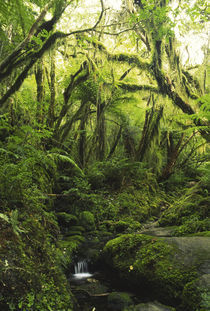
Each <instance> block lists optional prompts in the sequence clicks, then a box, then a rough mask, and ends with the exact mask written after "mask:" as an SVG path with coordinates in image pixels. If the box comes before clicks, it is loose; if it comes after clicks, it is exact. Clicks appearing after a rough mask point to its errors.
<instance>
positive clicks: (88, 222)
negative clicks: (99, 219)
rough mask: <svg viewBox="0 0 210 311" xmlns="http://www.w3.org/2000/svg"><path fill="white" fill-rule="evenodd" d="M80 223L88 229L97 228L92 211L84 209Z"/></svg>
mask: <svg viewBox="0 0 210 311" xmlns="http://www.w3.org/2000/svg"><path fill="white" fill-rule="evenodd" d="M79 223H80V225H81V226H83V227H84V228H85V230H86V231H94V230H95V217H94V215H93V214H92V213H91V212H88V211H84V212H82V213H81V214H80V216H79Z"/></svg>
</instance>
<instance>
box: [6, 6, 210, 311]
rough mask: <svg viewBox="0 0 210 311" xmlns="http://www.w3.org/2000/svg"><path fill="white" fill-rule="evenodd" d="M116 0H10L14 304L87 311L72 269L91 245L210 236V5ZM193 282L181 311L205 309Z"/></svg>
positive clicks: (10, 287)
mask: <svg viewBox="0 0 210 311" xmlns="http://www.w3.org/2000/svg"><path fill="white" fill-rule="evenodd" d="M116 3H117V2H116ZM113 6H114V7H112V5H111V2H110V1H106V0H98V1H95V2H94V1H92V2H91V1H78V0H57V1H52V0H51V1H46V0H36V1H35V0H34V1H32V0H25V1H23V0H17V1H5V0H0V81H1V85H0V309H1V310H3V311H4V310H5V311H10V310H15V311H16V310H22V311H25V310H27V311H28V310H30V311H36V310H37V311H38V310H39V311H45V310H53V311H64V310H65V311H71V310H73V308H74V307H73V305H74V297H73V294H72V292H71V284H69V282H68V273H69V271H70V267H71V265H72V264H73V262H74V260H75V257H76V256H77V255H78V253H79V250H80V248H81V247H82V245H83V244H84V243H85V241H86V240H87V239H90V240H93V241H96V242H97V243H98V245H99V246H98V247H99V248H98V252H97V254H96V253H94V256H95V259H94V256H93V255H92V257H93V258H92V259H91V260H93V261H94V262H95V263H96V262H97V260H98V262H100V260H101V258H100V254H99V249H103V247H105V248H104V254H105V255H106V251H107V249H109V247H110V244H107V245H108V246H106V243H107V242H108V241H109V240H112V239H114V238H116V237H119V236H121V235H124V234H135V233H137V232H141V230H143V228H144V226H145V224H148V223H153V222H158V224H159V226H161V227H167V226H171V227H173V233H172V235H173V236H177V237H180V236H183V237H185V236H189V235H190V236H191V235H195V236H205V237H209V230H210V222H209V205H210V198H209V191H210V149H209V141H210V95H209V80H208V79H209V77H208V74H209V66H208V52H209V47H208V43H207V33H208V25H209V24H208V14H207V2H206V1H194V2H193V1H192V3H191V1H185V0H182V1H179V4H177V2H176V1H168V0H159V1H157V0H149V1H146V0H140V1H132V0H123V1H122V3H121V6H119V7H118V8H117V7H115V5H113ZM196 36H197V37H196ZM199 36H200V37H199ZM187 38H188V39H189V38H192V40H194V41H193V42H194V43H193V44H194V45H195V46H196V44H197V45H198V46H199V45H200V42H201V41H202V40H203V41H202V42H203V43H202V44H201V45H200V50H199V51H198V50H197V48H195V47H194V49H195V53H194V54H193V48H191V49H190V47H189V44H188V43H189V40H188V39H187ZM193 38H194V39H193ZM195 38H197V42H196V41H195V40H196V39H195ZM199 38H201V39H199ZM203 38H204V39H206V41H205V40H204V39H203ZM185 39H186V42H184V40H185ZM199 40H201V41H199ZM204 41H205V42H204ZM183 42H184V43H183ZM195 55H197V57H196V56H195ZM145 241H147V238H146V240H145ZM141 242H142V241H141ZM97 243H96V244H97ZM108 243H109V242H108ZM113 243H114V242H113ZM131 243H134V244H135V243H137V241H136V240H135V241H133V240H132V239H131ZM138 243H140V242H139V241H138ZM138 243H137V244H138ZM151 243H153V242H151ZM113 245H114V244H113ZM138 245H139V244H138ZM113 247H114V246H113ZM149 247H150V246H149ZM149 247H148V249H149ZM110 249H111V248H110ZM112 250H113V249H112ZM151 252H152V251H151ZM166 253H167V252H166ZM166 253H164V254H166ZM164 256H167V254H166V255H164ZM137 261H138V260H137ZM131 267H133V266H132V265H131ZM139 269H140V268H139ZM169 270H170V269H169ZM192 280H193V276H192V275H190V277H189V278H187V277H186V279H185V280H182V281H183V284H184V285H183V287H184V286H185V285H186V284H188V285H189V284H192ZM167 282H169V281H168V280H167ZM190 282H191V283H190ZM169 283H170V282H169ZM163 284H164V285H163V286H165V283H164V282H163ZM167 284H168V283H167ZM167 286H168V285H167ZM188 287H189V288H188ZM188 287H185V290H183V288H182V285H180V288H181V289H180V288H179V289H177V293H178V294H177V297H178V298H177V300H176V301H175V302H174V305H173V302H172V305H173V306H175V304H178V309H177V310H178V311H179V310H185V311H186V310H189V311H192V310H193V311H205V308H208V307H209V306H210V302H204V303H203V302H201V301H203V300H202V299H203V298H202V299H200V298H199V297H201V296H202V293H200V291H199V290H198V291H196V293H197V294H196V295H197V296H196V299H195V301H194V300H193V303H194V304H195V305H192V304H190V303H189V300H190V294H189V293H188V292H187V290H188V289H189V292H190V290H192V288H191V287H190V286H188ZM186 288H187V289H186ZM169 292H170V291H169ZM186 292H187V294H186ZM166 295H168V292H167V291H166ZM199 295H200V296H199ZM180 297H182V298H180ZM183 297H184V298H183ZM186 297H187V298H186ZM202 297H203V296H202ZM161 299H162V298H161V296H160V300H161ZM206 301H207V300H206ZM163 302H165V301H164V299H163ZM167 303H168V301H167ZM205 303H206V305H205ZM207 304H208V306H207ZM206 310H207V309H206ZM208 310H209V309H208Z"/></svg>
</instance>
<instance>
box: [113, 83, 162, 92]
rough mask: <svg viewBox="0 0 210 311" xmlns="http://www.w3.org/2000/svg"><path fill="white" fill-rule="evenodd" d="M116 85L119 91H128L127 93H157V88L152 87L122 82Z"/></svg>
mask: <svg viewBox="0 0 210 311" xmlns="http://www.w3.org/2000/svg"><path fill="white" fill-rule="evenodd" d="M117 85H118V87H120V88H121V89H123V90H126V91H129V92H136V91H151V92H154V93H159V90H158V88H157V87H155V86H153V85H141V84H133V83H126V82H122V81H120V82H118V83H117Z"/></svg>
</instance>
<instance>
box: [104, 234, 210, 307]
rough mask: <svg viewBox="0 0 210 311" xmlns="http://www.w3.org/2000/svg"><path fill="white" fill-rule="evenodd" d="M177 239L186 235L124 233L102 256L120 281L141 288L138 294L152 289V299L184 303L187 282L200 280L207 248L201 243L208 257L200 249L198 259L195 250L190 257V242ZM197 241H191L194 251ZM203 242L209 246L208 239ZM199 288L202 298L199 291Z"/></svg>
mask: <svg viewBox="0 0 210 311" xmlns="http://www.w3.org/2000/svg"><path fill="white" fill-rule="evenodd" d="M176 239H184V238H157V237H152V236H148V235H143V234H125V235H121V236H120V237H117V238H115V239H113V240H111V241H109V242H108V243H107V244H106V245H105V247H104V250H103V256H104V257H103V258H104V260H105V262H106V264H108V265H109V267H110V268H111V269H112V271H113V273H116V277H117V278H119V282H120V283H123V282H124V285H128V284H129V286H130V287H132V288H133V289H135V290H136V288H138V292H139V295H141V294H144V293H148V292H149V293H150V298H152V299H159V300H160V301H162V302H164V303H165V304H169V305H172V306H173V305H177V306H181V304H182V302H183V290H184V288H185V287H186V286H187V284H189V283H190V282H193V281H194V280H196V279H197V277H198V268H199V267H200V265H201V263H202V261H203V260H204V259H205V256H206V254H208V251H206V250H205V247H204V245H203V244H202V243H200V242H199V244H202V247H203V248H204V252H205V256H204V257H202V256H201V255H202V254H200V249H201V248H199V252H198V253H199V254H198V258H194V256H195V255H196V252H195V253H193V257H192V258H189V260H187V259H186V258H185V257H187V256H188V255H189V254H188V253H189V251H188V245H185V244H186V243H187V241H184V242H185V244H183V241H181V240H180V241H178V242H177V241H176ZM202 239H206V238H202ZM188 242H189V243H190V241H188ZM195 242H196V241H192V243H193V246H192V245H191V244H189V247H190V248H191V250H192V249H193V248H195V249H196V247H197V244H196V243H195ZM203 242H204V244H205V245H207V241H203ZM179 243H180V245H183V246H184V248H183V249H181V248H180V247H179V246H180V245H179ZM185 250H186V252H185ZM194 259H195V260H194ZM196 267H197V268H196ZM196 291H197V292H196V295H197V296H198V297H199V295H200V294H199V291H198V290H196ZM185 297H187V296H186V295H185ZM189 300H190V295H189V297H188V298H186V299H185V302H184V306H185V309H186V310H187V306H188V302H189V306H191V303H190V301H189ZM191 307H192V306H191ZM185 309H183V310H185ZM191 310H193V311H194V310H196V309H192V308H191Z"/></svg>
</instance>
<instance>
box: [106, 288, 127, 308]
mask: <svg viewBox="0 0 210 311" xmlns="http://www.w3.org/2000/svg"><path fill="white" fill-rule="evenodd" d="M132 304H133V301H132V298H131V295H130V294H128V293H125V292H113V293H110V294H109V296H108V308H109V309H110V310H113V311H122V310H124V309H125V308H127V307H129V306H130V305H132Z"/></svg>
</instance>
